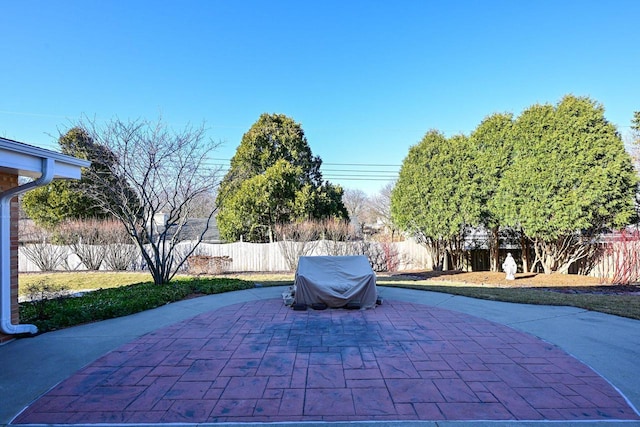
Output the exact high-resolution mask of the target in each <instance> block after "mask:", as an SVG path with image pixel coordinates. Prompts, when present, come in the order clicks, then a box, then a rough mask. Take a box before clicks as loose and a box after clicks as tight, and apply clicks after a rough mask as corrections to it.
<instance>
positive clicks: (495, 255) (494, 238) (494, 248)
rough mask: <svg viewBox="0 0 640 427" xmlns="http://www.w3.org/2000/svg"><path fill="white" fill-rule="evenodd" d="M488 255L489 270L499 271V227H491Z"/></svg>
mask: <svg viewBox="0 0 640 427" xmlns="http://www.w3.org/2000/svg"><path fill="white" fill-rule="evenodd" d="M489 256H490V257H491V271H494V272H495V271H500V266H499V264H500V228H499V227H498V226H496V227H493V228H491V237H490V240H489Z"/></svg>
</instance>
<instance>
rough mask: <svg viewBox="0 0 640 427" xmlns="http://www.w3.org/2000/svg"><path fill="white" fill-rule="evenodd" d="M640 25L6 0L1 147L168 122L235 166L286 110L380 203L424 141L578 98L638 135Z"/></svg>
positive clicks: (584, 11) (576, 17)
mask: <svg viewBox="0 0 640 427" xmlns="http://www.w3.org/2000/svg"><path fill="white" fill-rule="evenodd" d="M639 17H640V2H638V1H637V0H628V1H627V0H613V1H611V2H604V1H601V0H600V1H589V0H581V1H561V0H560V1H548V0H541V1H516V0H513V1H455V0H454V1H444V0H443V1H427V0H411V1H409V0H399V1H395V0H394V1H390V0H388V1H376V0H368V1H346V0H343V1H333V0H322V1H306V0H296V1H277V0H276V1H269V2H267V1H245V0H229V1H217V0H210V1H195V0H186V1H160V0H153V1H141V0H127V1H125V0H117V1H116V0H100V1H98V0H78V1H71V0H55V1H50V0H39V1H33V0H24V1H12V0H0V31H1V34H2V35H1V36H0V53H1V58H2V65H1V66H0V136H3V137H6V138H11V139H16V140H19V141H23V142H27V143H30V144H34V145H38V146H41V147H45V148H55V147H56V137H57V135H58V130H62V131H64V130H66V129H67V128H68V127H69V126H70V124H71V123H73V122H74V121H75V120H77V119H78V118H79V117H80V116H82V115H83V114H84V115H87V116H89V117H95V118H96V119H97V120H99V121H100V120H105V121H106V120H109V119H112V118H114V117H119V118H121V119H129V118H131V119H134V118H147V119H157V118H158V117H159V116H160V115H162V117H163V119H164V120H165V121H166V122H168V123H169V124H171V125H172V126H174V127H176V128H181V127H183V126H184V125H186V124H187V123H189V122H191V123H194V124H199V123H201V122H203V121H205V122H206V125H207V127H208V128H209V137H211V138H213V139H214V140H218V141H222V142H223V146H222V147H221V148H220V149H219V150H218V152H217V153H216V154H215V156H216V158H220V159H230V158H231V157H232V156H233V154H234V152H235V150H236V148H237V146H238V144H239V143H240V139H241V137H242V134H243V133H244V132H246V131H247V130H248V129H249V128H250V127H251V125H252V124H253V123H254V122H255V121H256V120H257V119H258V117H259V115H260V114H261V113H263V112H268V113H283V114H286V115H288V116H290V117H292V118H293V119H294V120H296V121H297V122H299V123H301V124H302V127H303V129H304V130H305V133H306V135H307V138H308V141H309V144H310V146H311V149H312V151H313V153H314V154H316V155H319V156H320V157H321V158H322V159H323V161H324V163H325V166H324V167H323V170H324V175H325V178H327V179H329V180H331V181H332V182H334V183H339V184H341V185H342V186H343V187H346V188H353V189H362V190H364V191H366V192H368V193H374V192H376V191H377V190H378V189H379V188H380V187H381V186H382V185H384V184H385V182H386V181H385V179H386V178H388V177H391V176H393V174H394V172H397V171H398V169H399V167H398V165H400V164H401V163H402V160H403V159H404V157H405V156H406V155H407V153H408V150H409V147H410V146H412V145H414V144H416V143H418V142H419V141H420V139H421V138H422V136H423V135H424V134H425V133H426V132H427V131H428V130H430V129H439V130H441V131H443V132H444V133H445V134H446V135H449V136H450V135H454V134H456V133H465V134H469V133H470V132H471V131H472V130H473V129H474V128H475V127H476V126H477V125H478V123H480V121H481V120H482V119H483V118H484V117H485V116H487V115H489V114H492V113H494V112H513V113H514V114H516V115H517V114H519V113H520V112H521V111H522V110H523V109H525V108H527V107H528V106H530V105H532V104H534V103H556V102H558V101H559V100H560V98H561V97H562V96H563V95H565V94H568V93H572V94H575V95H580V96H590V97H591V98H593V99H595V100H597V101H598V102H600V103H602V104H603V105H604V107H605V109H606V116H607V118H608V119H609V120H610V121H611V122H613V123H614V124H616V125H617V126H618V129H619V130H620V132H621V133H622V134H623V135H627V134H628V133H629V124H630V121H631V118H632V116H633V111H638V110H640V84H639V82H638V81H639V78H638V76H639V75H640V27H638V18H639ZM345 164H366V165H387V166H345ZM345 169H348V170H354V171H357V172H340V171H336V170H345ZM347 174H349V175H356V176H357V177H359V178H363V177H367V176H371V177H375V178H377V179H378V180H373V179H364V180H355V179H340V178H338V176H344V175H347ZM352 178H353V176H352Z"/></svg>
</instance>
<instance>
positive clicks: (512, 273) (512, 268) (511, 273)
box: [502, 252, 518, 280]
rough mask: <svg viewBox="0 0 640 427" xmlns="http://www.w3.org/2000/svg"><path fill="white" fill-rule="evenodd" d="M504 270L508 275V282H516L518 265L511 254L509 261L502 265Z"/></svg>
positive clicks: (506, 260)
mask: <svg viewBox="0 0 640 427" xmlns="http://www.w3.org/2000/svg"><path fill="white" fill-rule="evenodd" d="M502 270H504V272H505V273H506V275H507V277H506V279H507V280H515V279H516V271H518V265H517V264H516V260H515V259H513V257H512V256H511V252H509V253H508V254H507V259H505V260H504V262H503V263H502Z"/></svg>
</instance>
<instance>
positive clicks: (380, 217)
mask: <svg viewBox="0 0 640 427" xmlns="http://www.w3.org/2000/svg"><path fill="white" fill-rule="evenodd" d="M394 185H395V182H390V183H388V184H386V185H385V186H384V187H382V188H381V189H380V191H379V192H378V193H377V194H374V195H373V196H371V197H370V198H369V204H368V209H367V210H368V222H370V223H371V224H376V223H378V224H380V225H382V227H383V228H384V231H385V233H389V234H390V237H391V241H392V242H393V241H394V240H395V236H396V234H397V232H398V229H397V228H396V227H395V226H394V224H393V221H392V220H391V191H392V190H393V187H394Z"/></svg>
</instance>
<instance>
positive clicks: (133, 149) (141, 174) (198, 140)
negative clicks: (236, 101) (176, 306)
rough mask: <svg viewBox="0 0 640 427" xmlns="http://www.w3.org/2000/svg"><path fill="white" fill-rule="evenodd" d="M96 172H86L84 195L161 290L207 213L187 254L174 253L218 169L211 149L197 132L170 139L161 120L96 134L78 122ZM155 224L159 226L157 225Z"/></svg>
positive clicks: (92, 125)
mask: <svg viewBox="0 0 640 427" xmlns="http://www.w3.org/2000/svg"><path fill="white" fill-rule="evenodd" d="M79 126H80V127H81V128H83V129H84V130H85V131H86V132H87V133H88V134H89V135H90V136H91V138H92V140H93V143H94V144H95V146H94V147H93V150H94V151H97V152H100V154H101V157H100V156H94V157H92V158H91V160H93V161H95V159H96V158H99V159H100V160H99V161H100V163H101V167H100V168H92V170H90V171H89V173H91V174H92V176H91V178H92V179H91V182H92V183H94V184H93V185H92V186H91V187H90V188H87V189H86V191H87V194H88V195H89V196H90V197H91V198H92V199H93V200H95V202H96V203H98V204H99V206H101V207H102V209H104V210H105V211H107V212H109V213H111V214H112V215H114V217H116V218H117V219H118V220H120V221H121V222H122V224H123V225H124V226H125V229H126V230H127V233H128V234H129V236H130V237H131V239H132V240H133V242H135V244H136V245H137V246H138V247H139V249H140V251H141V255H142V258H143V261H144V263H145V264H146V268H148V269H149V271H150V273H151V275H152V276H153V280H154V282H155V283H156V284H163V283H168V282H169V281H170V280H171V279H172V278H173V276H174V275H175V274H176V272H177V271H178V270H179V269H180V268H181V267H182V266H183V264H184V263H185V261H186V259H187V257H188V256H189V255H191V254H192V253H193V251H195V249H196V248H197V246H198V244H199V243H200V242H201V241H202V238H203V237H204V234H205V232H206V231H207V229H208V227H209V224H210V221H211V218H212V217H213V214H214V212H215V209H212V210H211V212H210V213H209V215H208V216H207V221H206V225H205V226H204V229H203V230H202V231H201V233H200V234H199V238H197V239H196V241H195V244H193V245H192V246H191V250H190V251H189V252H188V253H185V254H183V253H180V252H179V251H176V245H177V244H178V243H179V236H180V231H181V230H182V229H183V227H184V226H185V224H186V223H187V219H188V218H191V217H192V216H193V212H192V210H193V209H194V206H196V205H197V203H195V201H197V200H199V199H201V198H202V197H204V196H205V195H207V194H211V193H212V192H213V191H214V189H215V187H216V185H217V183H218V175H219V174H218V172H219V170H218V168H217V167H213V166H211V163H210V160H209V157H208V156H209V155H210V154H211V153H212V152H213V151H214V150H215V149H216V148H217V147H218V145H219V144H218V143H215V142H213V141H211V140H209V139H208V138H206V136H205V128H204V126H199V127H195V128H194V127H191V126H187V127H186V128H184V129H183V130H181V131H178V132H174V131H172V130H171V129H169V128H168V127H167V125H165V123H163V122H162V121H161V120H158V121H157V122H150V121H146V120H134V121H121V120H119V119H115V120H112V121H110V122H108V123H107V124H106V125H104V126H99V125H98V124H96V122H95V121H91V120H85V121H84V122H82V123H80V124H79ZM158 217H162V218H163V219H164V221H163V223H162V224H160V225H157V223H156V220H157V218H158Z"/></svg>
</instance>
